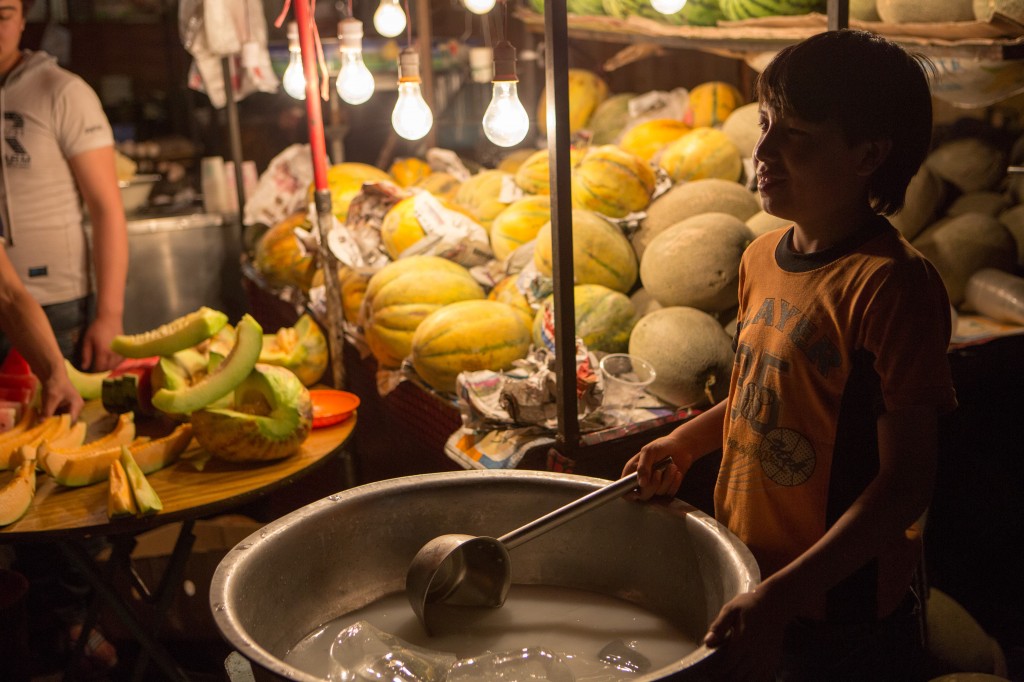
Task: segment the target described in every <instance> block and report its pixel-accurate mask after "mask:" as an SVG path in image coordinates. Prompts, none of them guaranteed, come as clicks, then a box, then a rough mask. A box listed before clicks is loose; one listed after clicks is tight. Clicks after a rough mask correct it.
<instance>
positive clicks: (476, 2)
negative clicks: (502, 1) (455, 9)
mask: <svg viewBox="0 0 1024 682" xmlns="http://www.w3.org/2000/svg"><path fill="white" fill-rule="evenodd" d="M462 4H464V5H465V6H466V9H468V10H469V11H470V12H472V13H473V14H487V13H488V12H490V11H491V10H492V9H494V0H462Z"/></svg>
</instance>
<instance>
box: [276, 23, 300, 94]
mask: <svg viewBox="0 0 1024 682" xmlns="http://www.w3.org/2000/svg"><path fill="white" fill-rule="evenodd" d="M281 86H282V87H283V88H284V91H285V92H287V93H288V94H289V95H291V96H292V97H294V98H295V99H306V74H305V71H304V70H303V67H302V51H301V50H300V49H299V27H298V25H297V24H296V23H295V22H294V21H291V22H288V67H287V68H286V69H285V70H284V75H283V76H282V77H281Z"/></svg>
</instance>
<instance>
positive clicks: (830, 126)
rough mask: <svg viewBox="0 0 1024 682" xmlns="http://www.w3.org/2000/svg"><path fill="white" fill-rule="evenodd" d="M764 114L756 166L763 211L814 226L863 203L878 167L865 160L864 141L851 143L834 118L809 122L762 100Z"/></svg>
mask: <svg viewBox="0 0 1024 682" xmlns="http://www.w3.org/2000/svg"><path fill="white" fill-rule="evenodd" d="M760 120H761V138H760V139H759V140H758V142H757V145H756V146H755V147H754V167H755V169H756V171H757V189H758V192H760V194H761V201H762V204H763V206H764V209H765V211H767V212H768V213H771V214H772V215H775V216H778V217H780V218H785V219H787V220H792V221H794V222H796V223H797V224H798V225H807V226H811V225H814V224H818V223H823V221H828V220H831V219H832V216H834V215H836V212H838V211H848V210H854V209H857V210H862V209H863V202H864V201H865V200H866V199H865V196H866V195H865V192H866V186H867V182H868V180H869V178H870V174H871V172H872V171H873V170H874V168H875V166H874V165H871V164H867V163H866V158H865V156H866V149H865V146H866V145H864V144H854V145H851V144H849V142H847V140H846V136H845V135H844V134H843V131H842V129H841V128H840V126H839V124H838V123H837V122H833V121H826V122H820V123H819V122H811V121H807V120H804V119H801V118H800V117H798V116H795V115H792V114H785V113H781V112H777V111H773V110H771V109H769V108H765V107H763V106H762V108H761V111H760ZM858 202H859V203H858Z"/></svg>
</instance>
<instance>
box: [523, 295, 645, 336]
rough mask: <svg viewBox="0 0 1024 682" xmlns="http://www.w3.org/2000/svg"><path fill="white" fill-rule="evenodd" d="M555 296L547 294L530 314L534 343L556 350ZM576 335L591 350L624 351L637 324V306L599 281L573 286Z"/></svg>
mask: <svg viewBox="0 0 1024 682" xmlns="http://www.w3.org/2000/svg"><path fill="white" fill-rule="evenodd" d="M554 305H555V297H554V296H553V295H552V296H548V297H547V298H546V299H544V301H543V302H542V303H541V306H540V308H539V309H538V310H537V314H536V315H535V316H534V318H533V343H534V345H536V346H537V347H538V348H547V349H548V350H550V351H555V350H556V349H555V316H554ZM573 306H574V310H573V318H574V320H575V323H576V336H577V337H578V338H581V339H583V343H585V344H586V345H587V348H588V349H590V350H599V351H604V352H606V353H623V352H625V351H626V348H627V346H628V344H629V334H630V331H631V330H632V329H633V325H634V324H636V320H637V314H636V308H634V307H633V303H632V301H630V299H629V297H628V296H626V295H625V294H623V293H621V292H618V291H613V290H612V289H609V288H608V287H604V286H601V285H600V284H581V285H579V286H576V287H573Z"/></svg>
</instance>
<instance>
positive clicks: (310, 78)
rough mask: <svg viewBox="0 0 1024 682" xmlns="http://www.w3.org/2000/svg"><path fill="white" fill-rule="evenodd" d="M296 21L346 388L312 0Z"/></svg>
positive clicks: (333, 323) (336, 357)
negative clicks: (329, 237) (330, 241)
mask: <svg viewBox="0 0 1024 682" xmlns="http://www.w3.org/2000/svg"><path fill="white" fill-rule="evenodd" d="M292 6H293V7H294V8H295V23H296V24H297V25H298V28H299V48H300V50H301V51H302V70H303V71H304V72H305V75H306V119H307V123H308V127H309V147H310V151H311V153H312V155H313V187H314V192H313V200H314V202H315V205H316V216H317V231H318V232H319V235H320V263H321V266H322V267H323V270H324V288H325V289H326V296H325V298H326V304H327V327H328V329H327V345H328V347H329V348H330V352H331V370H332V376H333V379H334V381H333V385H334V387H335V388H342V387H343V385H344V382H345V369H344V366H343V364H342V352H343V350H344V340H343V339H342V336H341V321H342V319H343V318H342V313H341V290H340V289H341V288H340V286H339V285H338V262H337V260H335V258H334V254H332V253H331V250H330V248H329V247H328V246H327V235H328V234H329V233H330V231H331V226H332V225H333V224H334V215H333V213H332V210H331V190H330V187H329V185H328V184H327V144H326V142H325V140H324V117H323V111H322V109H321V108H320V78H319V77H318V74H317V66H316V48H315V46H314V44H313V19H312V17H311V15H310V11H309V0H294V1H293V2H292Z"/></svg>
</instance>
